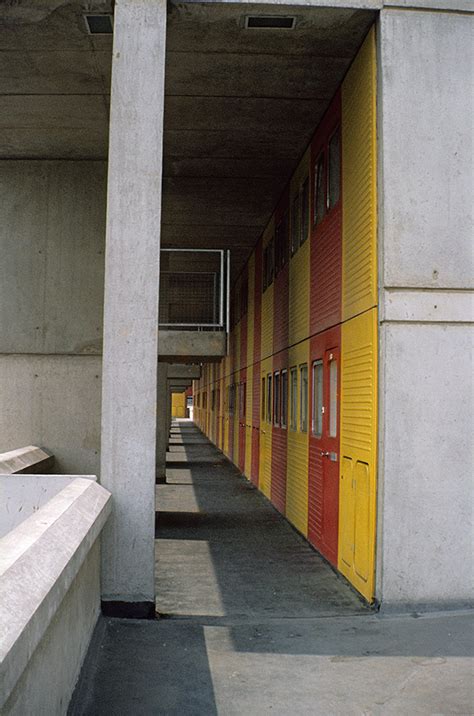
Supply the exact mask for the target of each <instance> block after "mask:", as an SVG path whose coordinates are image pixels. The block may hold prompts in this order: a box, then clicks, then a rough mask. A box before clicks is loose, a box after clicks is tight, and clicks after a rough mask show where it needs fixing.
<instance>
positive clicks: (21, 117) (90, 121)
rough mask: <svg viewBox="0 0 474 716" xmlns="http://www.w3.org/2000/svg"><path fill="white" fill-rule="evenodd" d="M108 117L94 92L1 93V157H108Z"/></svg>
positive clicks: (101, 98) (103, 105)
mask: <svg viewBox="0 0 474 716" xmlns="http://www.w3.org/2000/svg"><path fill="white" fill-rule="evenodd" d="M107 130H108V117H107V105H106V103H105V102H104V99H103V97H100V96H94V95H84V96H79V95H4V96H3V97H0V157H2V158H13V159H14V158H25V159H34V158H38V159H42V158H46V159H48V158H83V157H84V158H104V157H105V156H106V155H107Z"/></svg>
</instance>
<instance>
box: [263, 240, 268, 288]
mask: <svg viewBox="0 0 474 716" xmlns="http://www.w3.org/2000/svg"><path fill="white" fill-rule="evenodd" d="M267 264H268V248H265V249H263V261H262V286H263V292H264V293H265V291H266V290H267V276H268V267H267Z"/></svg>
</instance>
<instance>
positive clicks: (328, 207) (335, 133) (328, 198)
mask: <svg viewBox="0 0 474 716" xmlns="http://www.w3.org/2000/svg"><path fill="white" fill-rule="evenodd" d="M335 137H337V138H338V146H339V157H338V158H339V167H338V179H339V181H338V184H337V199H336V201H335V202H334V203H331V142H332V141H333V139H334V138H335ZM341 140H342V137H341V125H340V124H337V125H336V127H335V129H334V130H333V131H332V132H331V134H330V135H329V139H328V142H327V169H326V181H327V187H326V212H327V213H329V212H330V211H332V210H333V209H334V208H335V207H336V206H337V205H338V203H339V202H340V200H341V189H342V142H341Z"/></svg>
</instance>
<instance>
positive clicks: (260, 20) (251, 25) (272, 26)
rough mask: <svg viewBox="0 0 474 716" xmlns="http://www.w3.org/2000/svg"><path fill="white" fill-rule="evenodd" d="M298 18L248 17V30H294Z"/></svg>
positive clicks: (277, 16) (285, 16)
mask: <svg viewBox="0 0 474 716" xmlns="http://www.w3.org/2000/svg"><path fill="white" fill-rule="evenodd" d="M295 23H296V18H295V17H292V16H289V15H247V16H246V18H245V27H246V29H247V30H293V28H294V26H295Z"/></svg>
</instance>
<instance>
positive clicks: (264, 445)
mask: <svg viewBox="0 0 474 716" xmlns="http://www.w3.org/2000/svg"><path fill="white" fill-rule="evenodd" d="M272 367H273V361H272V358H266V359H265V360H262V361H261V363H260V370H261V374H260V383H261V381H262V378H265V380H266V377H267V374H268V373H272ZM261 392H262V391H261V389H260V393H261ZM262 400H265V396H264V395H263V396H262V395H260V402H261V401H262ZM260 411H261V405H260ZM260 414H261V413H260ZM258 486H259V488H260V490H261V491H262V492H263V494H264V495H266V497H268V499H270V496H271V488H272V426H271V425H270V424H269V423H267V422H266V421H260V471H259V482H258Z"/></svg>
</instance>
